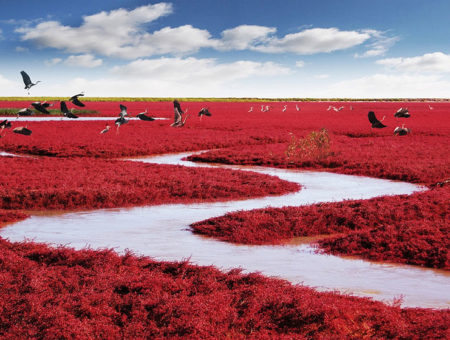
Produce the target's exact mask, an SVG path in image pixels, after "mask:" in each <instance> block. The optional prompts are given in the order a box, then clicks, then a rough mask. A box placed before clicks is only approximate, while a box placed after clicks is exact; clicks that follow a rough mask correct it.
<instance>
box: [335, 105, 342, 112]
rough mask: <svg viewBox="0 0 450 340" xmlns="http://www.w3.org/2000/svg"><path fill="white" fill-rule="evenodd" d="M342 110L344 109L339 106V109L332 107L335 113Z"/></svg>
mask: <svg viewBox="0 0 450 340" xmlns="http://www.w3.org/2000/svg"><path fill="white" fill-rule="evenodd" d="M343 109H344V107H343V106H340V107H334V106H333V110H334V111H336V112H338V111H341V110H343Z"/></svg>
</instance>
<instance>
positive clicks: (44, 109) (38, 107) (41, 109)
mask: <svg viewBox="0 0 450 340" xmlns="http://www.w3.org/2000/svg"><path fill="white" fill-rule="evenodd" d="M31 106H33V107H34V108H35V109H36V110H37V111H39V112H42V113H45V114H47V115H49V114H50V112H49V111H47V107H49V106H50V104H49V103H43V104H42V103H41V102H34V103H31Z"/></svg>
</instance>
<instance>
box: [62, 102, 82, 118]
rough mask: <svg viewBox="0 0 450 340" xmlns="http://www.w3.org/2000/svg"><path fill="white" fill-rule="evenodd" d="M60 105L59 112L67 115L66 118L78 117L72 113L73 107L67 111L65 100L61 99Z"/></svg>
mask: <svg viewBox="0 0 450 340" xmlns="http://www.w3.org/2000/svg"><path fill="white" fill-rule="evenodd" d="M60 105H61V112H62V114H63V115H64V117H67V118H78V116H77V115H75V114H73V113H72V110H73V109H71V110H70V111H69V109H68V108H67V105H66V102H65V101H62V102H61V104H60Z"/></svg>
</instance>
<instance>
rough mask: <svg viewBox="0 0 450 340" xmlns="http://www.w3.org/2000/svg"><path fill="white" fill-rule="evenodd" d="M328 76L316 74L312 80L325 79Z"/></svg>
mask: <svg viewBox="0 0 450 340" xmlns="http://www.w3.org/2000/svg"><path fill="white" fill-rule="evenodd" d="M329 76H330V75H329V74H316V75H315V76H314V78H316V79H326V78H328V77H329Z"/></svg>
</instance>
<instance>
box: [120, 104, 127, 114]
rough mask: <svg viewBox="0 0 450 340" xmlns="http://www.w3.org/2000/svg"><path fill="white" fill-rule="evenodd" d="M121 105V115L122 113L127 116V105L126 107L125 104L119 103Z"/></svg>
mask: <svg viewBox="0 0 450 340" xmlns="http://www.w3.org/2000/svg"><path fill="white" fill-rule="evenodd" d="M119 107H120V113H119V115H120V116H121V117H125V116H126V115H128V113H127V107H126V106H125V105H122V104H119Z"/></svg>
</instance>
